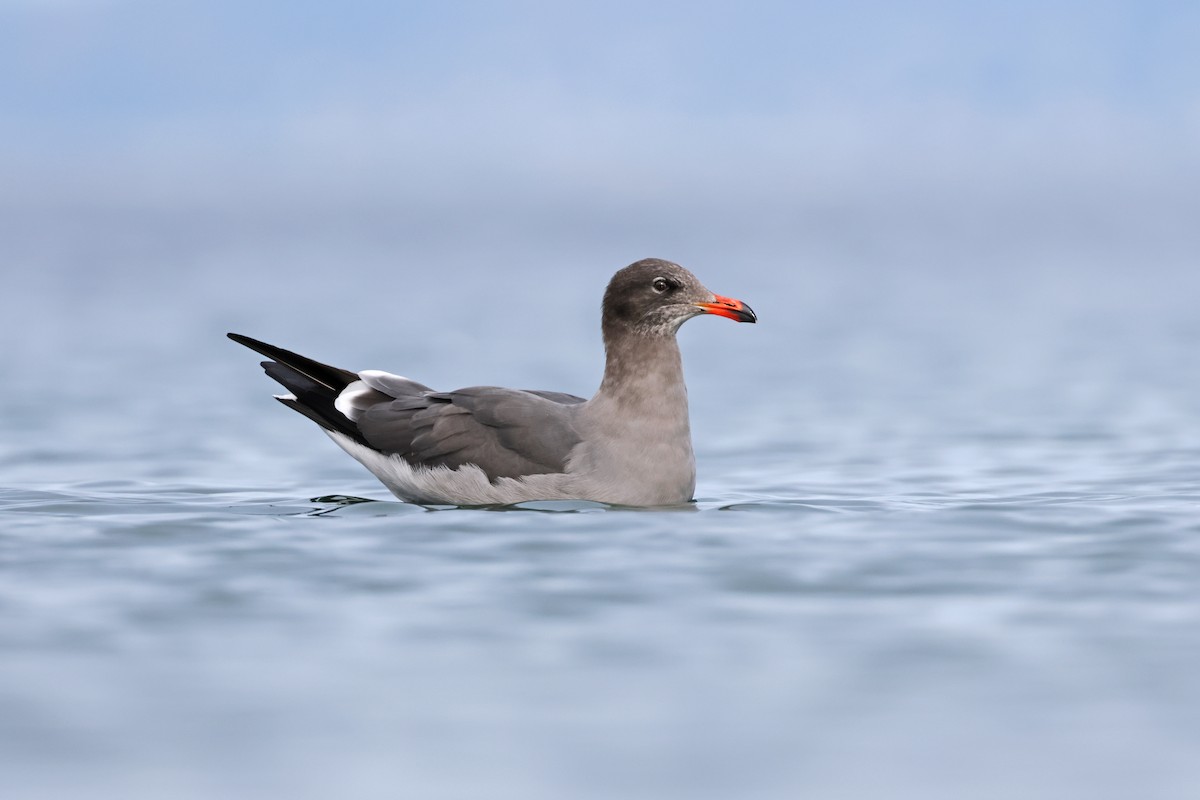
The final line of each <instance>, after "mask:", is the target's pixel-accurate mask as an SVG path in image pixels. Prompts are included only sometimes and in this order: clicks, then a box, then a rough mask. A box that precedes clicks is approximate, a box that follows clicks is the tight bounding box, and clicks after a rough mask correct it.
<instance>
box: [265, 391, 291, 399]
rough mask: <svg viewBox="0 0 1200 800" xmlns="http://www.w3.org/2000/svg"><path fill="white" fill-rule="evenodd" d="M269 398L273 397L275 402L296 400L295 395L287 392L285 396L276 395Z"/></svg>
mask: <svg viewBox="0 0 1200 800" xmlns="http://www.w3.org/2000/svg"><path fill="white" fill-rule="evenodd" d="M271 396H272V397H274V398H275V399H276V400H295V399H296V395H294V394H292V393H291V392H288V393H287V394H276V395H271Z"/></svg>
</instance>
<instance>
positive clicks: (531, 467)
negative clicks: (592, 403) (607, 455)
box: [357, 376, 583, 480]
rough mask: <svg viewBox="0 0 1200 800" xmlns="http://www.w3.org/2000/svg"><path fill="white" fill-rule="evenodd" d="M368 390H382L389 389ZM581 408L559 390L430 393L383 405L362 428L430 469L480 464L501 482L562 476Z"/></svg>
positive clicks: (375, 441)
mask: <svg viewBox="0 0 1200 800" xmlns="http://www.w3.org/2000/svg"><path fill="white" fill-rule="evenodd" d="M371 377H372V378H374V377H375V376H371ZM402 380H405V383H407V384H414V383H415V382H412V381H407V380H406V379H402ZM368 385H370V386H371V387H372V388H374V389H376V390H380V387H381V386H382V385H384V384H383V382H382V381H379V382H376V381H371V382H369V383H368ZM415 385H416V386H420V384H415ZM392 388H409V387H401V386H400V385H397V384H395V383H393V384H392ZM422 388H424V387H422ZM559 397H562V398H563V399H562V400H559V399H558V398H559ZM581 402H583V400H582V398H576V397H573V396H572V395H563V394H561V393H559V392H524V391H520V390H517V389H502V388H499V387H495V386H473V387H470V388H467V389H459V390H457V391H454V392H434V391H430V390H428V389H425V390H424V391H420V392H419V393H412V394H409V393H404V394H402V396H400V397H396V398H395V399H391V400H388V401H387V402H382V403H378V404H376V405H374V406H372V407H371V408H369V409H367V410H366V411H365V412H364V413H363V415H362V416H361V417H359V419H358V420H357V422H358V427H359V429H360V430H361V431H362V434H363V437H364V438H365V439H366V440H367V442H368V443H369V444H370V445H371V446H372V447H374V448H375V449H377V450H379V451H381V452H383V453H388V454H395V455H399V456H401V457H402V458H404V460H405V461H408V462H409V463H411V464H420V465H424V466H431V467H432V466H446V467H451V468H456V467H460V466H462V465H464V464H474V465H476V466H478V467H479V468H481V469H482V470H483V471H484V472H485V473H486V474H487V476H488V478H489V479H491V480H496V479H497V478H517V477H520V476H522V475H533V474H540V473H553V472H562V471H563V470H564V469H565V468H566V462H567V458H568V456H569V455H570V452H571V449H572V448H573V447H575V445H576V444H578V443H579V441H580V437H579V435H578V433H576V431H575V428H574V424H573V421H574V417H575V414H576V413H577V408H576V406H577V404H578V403H581Z"/></svg>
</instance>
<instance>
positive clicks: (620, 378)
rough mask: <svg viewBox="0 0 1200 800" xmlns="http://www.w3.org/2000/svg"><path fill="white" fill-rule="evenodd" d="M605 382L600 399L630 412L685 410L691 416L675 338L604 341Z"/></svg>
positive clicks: (629, 336)
mask: <svg viewBox="0 0 1200 800" xmlns="http://www.w3.org/2000/svg"><path fill="white" fill-rule="evenodd" d="M604 354H605V363H604V380H603V381H601V383H600V389H599V391H597V392H596V399H597V400H603V401H607V402H611V403H615V404H616V405H618V406H621V407H622V408H627V409H629V410H630V411H635V409H640V410H641V411H642V413H645V411H646V410H649V408H647V407H650V408H654V407H657V408H658V409H662V410H666V409H668V408H672V409H678V408H679V407H680V406H682V410H683V414H684V416H685V418H686V415H687V387H686V386H685V385H684V382H683V362H682V359H681V358H680V355H679V345H678V343H677V342H676V341H675V337H674V335H669V336H657V335H643V334H640V333H633V332H622V333H620V334H615V335H606V336H605V337H604Z"/></svg>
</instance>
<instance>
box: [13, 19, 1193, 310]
mask: <svg viewBox="0 0 1200 800" xmlns="http://www.w3.org/2000/svg"><path fill="white" fill-rule="evenodd" d="M1198 41H1200V6H1198V5H1197V4H1195V3H1188V2H1152V1H1151V2H1145V1H1141V2H1133V1H1128V2H1103V1H1100V2H1066V1H1064V0H1058V1H1051V2H1009V3H976V2H911V3H891V2H847V3H803V2H801V3H797V2H786V3H784V2H778V3H776V2H765V3H753V4H745V3H695V2H658V3H654V2H651V3H646V2H637V3H622V2H604V3H550V2H545V3H542V2H506V3H483V2H458V3H440V2H439V3H434V2H426V3H403V2H400V3H393V2H364V3H348V4H334V3H308V2H259V3H235V2H204V3H200V2H195V3H188V2H179V3H162V2H136V1H134V0H128V1H126V0H95V1H94V2H89V1H88V0H48V1H47V2H35V1H34V0H0V112H2V113H0V241H2V242H3V244H0V255H2V256H3V259H2V262H0V268H2V269H4V270H5V271H6V272H9V273H10V274H11V275H12V276H13V277H19V278H20V280H23V281H37V286H36V287H35V288H39V290H44V291H46V292H49V293H51V294H53V292H54V291H57V290H59V289H62V288H63V286H65V285H68V284H70V285H74V284H75V283H77V282H79V281H83V282H85V283H86V282H87V281H93V282H100V281H101V279H100V278H97V277H95V276H97V275H99V276H103V280H104V281H108V282H109V283H108V284H105V285H122V286H123V285H125V284H122V283H121V281H129V282H130V283H129V284H128V285H129V286H130V287H132V288H135V289H136V290H137V291H148V290H149V289H152V288H154V286H159V287H160V288H164V289H171V288H179V287H180V286H182V287H192V288H195V287H196V286H211V285H213V284H214V283H218V284H219V283H220V282H221V281H222V280H228V279H233V278H236V279H237V280H240V281H247V280H251V279H252V278H254V277H255V276H259V277H261V278H262V279H263V281H264V282H265V283H266V284H268V285H271V286H275V287H286V286H288V285H291V284H292V283H294V282H295V281H298V280H300V281H309V280H316V279H317V278H318V277H319V276H320V275H322V274H329V273H330V271H333V272H334V273H335V274H336V275H338V277H339V279H341V280H342V281H343V282H344V284H345V285H347V286H354V287H356V288H355V289H354V291H356V292H360V291H364V289H363V288H362V287H368V288H367V289H366V291H367V292H368V293H369V292H370V288H369V287H370V286H371V285H372V284H371V281H373V280H377V279H378V276H379V275H381V274H382V275H386V276H388V277H389V279H391V280H394V281H395V283H396V285H402V286H404V287H407V288H410V289H411V290H412V291H414V292H417V291H423V288H424V287H426V286H427V285H429V284H430V283H431V282H436V280H441V279H444V278H445V275H446V274H448V270H450V269H458V270H463V271H465V272H467V273H470V274H474V273H475V272H476V271H487V270H489V269H496V268H504V269H507V270H514V271H515V270H522V269H523V270H526V271H527V272H529V273H530V274H532V275H535V276H539V277H541V278H545V277H546V276H548V275H551V274H553V273H554V271H559V272H560V274H561V273H562V272H569V273H570V274H571V275H578V276H581V281H582V283H581V284H580V288H579V289H578V292H579V298H583V297H589V298H590V297H593V296H594V295H595V294H596V291H597V288H596V287H597V285H598V284H599V285H602V283H603V281H604V280H605V278H606V277H607V275H608V274H609V273H610V272H611V271H612V270H613V269H615V268H616V267H618V266H621V265H623V264H625V263H628V262H630V261H632V260H634V259H636V258H640V257H643V256H646V255H658V256H662V257H667V258H673V259H676V260H679V261H681V262H682V263H685V264H687V265H689V266H692V267H693V268H695V269H696V270H697V271H698V272H700V273H701V274H702V275H704V276H706V277H707V278H708V279H709V282H710V283H712V284H713V285H715V286H720V287H722V288H728V287H729V285H730V283H731V282H732V281H730V280H729V278H730V277H732V276H737V277H738V283H739V285H748V286H749V289H750V290H753V291H757V292H759V294H760V295H761V293H762V291H763V290H770V288H771V287H772V286H780V287H781V288H785V289H786V288H791V287H797V286H799V287H803V286H810V285H822V284H828V283H830V282H837V281H848V282H849V283H850V284H852V285H855V286H858V287H862V286H865V285H868V284H871V283H872V282H878V281H881V280H890V281H892V282H893V283H896V282H897V278H896V277H895V276H897V275H903V276H912V277H913V280H914V281H916V280H917V279H918V277H920V276H924V278H923V280H925V283H927V284H929V285H936V284H937V283H938V282H939V281H941V280H943V277H945V276H950V277H952V278H953V279H954V280H962V276H964V275H969V276H973V277H972V279H973V280H980V281H984V284H985V285H984V286H983V290H984V293H986V290H989V289H991V288H995V287H992V286H990V285H988V284H987V282H988V281H995V280H999V279H1000V278H997V277H996V276H1011V275H1022V276H1026V277H1028V278H1029V280H1031V281H1033V282H1032V283H1029V284H1027V288H1028V290H1029V291H1031V292H1035V293H1036V292H1047V293H1049V292H1051V291H1058V292H1059V293H1060V294H1062V295H1066V294H1070V293H1072V292H1076V291H1077V290H1078V291H1082V292H1083V293H1085V294H1086V292H1087V291H1091V290H1092V289H1093V288H1096V287H1099V286H1101V284H1102V281H1101V279H1100V278H1099V277H1098V276H1101V275H1103V276H1108V277H1107V278H1106V279H1107V280H1109V281H1110V284H1111V285H1110V287H1109V288H1110V289H1111V290H1112V291H1113V292H1115V294H1116V295H1117V296H1123V295H1124V294H1126V293H1128V292H1129V291H1131V290H1136V291H1149V290H1146V289H1145V288H1144V287H1145V285H1152V286H1154V287H1157V288H1155V289H1154V291H1155V292H1158V293H1159V294H1161V296H1162V297H1163V298H1171V297H1178V296H1179V295H1180V293H1181V287H1182V286H1183V285H1184V284H1187V286H1188V287H1191V283H1189V282H1190V281H1194V278H1193V276H1194V275H1195V274H1196V273H1197V272H1200V270H1198V269H1197V268H1196V267H1195V262H1196V253H1197V252H1198V251H1200V233H1198V229H1200V226H1198V225H1197V224H1196V220H1198V219H1200V191H1197V188H1196V187H1197V186H1200V49H1198V48H1197V47H1196V42H1198ZM1051 273H1053V274H1054V275H1057V276H1058V277H1057V278H1055V279H1054V280H1055V281H1057V283H1054V285H1053V286H1051V284H1050V283H1047V281H1049V280H1050V279H1048V278H1046V275H1049V274H1051ZM148 274H149V275H151V276H153V279H150V278H148V277H147V275H148ZM31 275H51V276H58V279H59V282H57V283H55V282H53V281H51V282H50V283H46V281H47V280H51V279H46V278H36V279H35V278H31V277H29V276H31ZM81 275H88V276H92V277H90V278H88V277H80V276H81ZM1146 275H1154V276H1156V278H1155V279H1154V280H1147V279H1146V278H1145V276H1146ZM131 276H133V277H131ZM714 276H715V277H714ZM888 276H890V277H888ZM930 276H933V277H930ZM1064 276H1065V277H1064ZM1113 276H1116V277H1113ZM1014 280H1015V279H1014ZM155 281H157V282H158V283H157V284H156V283H155ZM179 281H183V282H184V283H178V282H179ZM1038 281H1041V282H1042V283H1038ZM1114 281H1115V282H1114ZM172 282H174V283H172ZM1172 282H1174V284H1173V283H1172ZM1181 282H1182V283H1181ZM524 283H526V285H527V284H528V282H527V281H526V282H524ZM1175 284H1179V285H1175ZM376 285H377V284H376ZM921 285H925V284H921ZM1055 286H1056V287H1057V289H1055V288H1054V287H1055ZM1064 286H1066V289H1065V290H1064V288H1063V287H1064ZM1080 287H1082V288H1080ZM1003 288H1004V289H1005V290H1006V291H1014V290H1015V288H1014V286H1013V285H1008V284H1006V285H1005V286H1004V287H1003ZM1016 288H1020V287H1016ZM285 290H286V289H280V291H285ZM572 291H574V290H573V289H572ZM981 296H982V295H981ZM569 299H570V300H571V301H572V302H574V301H575V300H576V298H575V297H574V296H572V297H571V298H569ZM588 303H589V304H588V306H587V307H588V308H589V309H590V308H591V307H592V305H594V303H593V302H592V301H591V300H589V301H588Z"/></svg>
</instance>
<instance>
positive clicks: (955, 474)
mask: <svg viewBox="0 0 1200 800" xmlns="http://www.w3.org/2000/svg"><path fill="white" fill-rule="evenodd" d="M651 254H653V255H663V256H667V257H671V256H677V257H680V259H681V260H683V261H684V262H685V263H686V264H687V265H689V266H691V267H693V268H694V269H695V270H696V271H697V272H698V273H699V274H700V276H701V278H702V279H703V280H705V281H706V282H707V283H708V284H709V285H710V286H711V287H712V288H713V289H715V290H716V291H718V292H721V293H724V294H729V295H733V296H736V297H741V298H743V299H745V300H746V301H748V302H749V303H750V304H751V305H753V306H754V308H755V309H756V310H757V311H758V312H759V315H760V320H761V322H760V324H759V325H757V326H748V325H734V324H732V323H728V322H726V321H724V320H718V319H715V318H712V319H700V320H696V321H693V322H690V323H689V324H688V325H687V326H685V328H684V329H683V332H682V334H681V339H682V342H683V347H684V355H685V365H686V368H687V371H688V375H689V385H690V388H691V396H692V404H693V429H694V434H695V437H696V447H697V456H698V462H699V487H698V490H697V501H696V503H695V504H694V507H692V508H688V509H682V510H670V511H635V510H624V509H608V508H604V507H601V506H594V505H588V504H570V503H556V504H534V505H533V507H530V508H525V509H511V510H503V511H500V510H496V511H486V510H468V509H425V508H421V507H416V506H411V505H405V504H402V503H398V502H394V501H391V500H388V499H387V494H386V492H385V491H384V490H383V489H382V487H380V486H379V485H378V484H376V483H375V481H374V479H372V478H371V477H370V476H369V475H367V474H366V473H365V472H364V471H362V470H361V468H360V467H358V465H357V464H355V463H354V462H352V461H351V460H350V459H349V458H347V457H346V456H345V455H344V454H342V453H341V452H340V451H339V450H338V449H337V448H336V447H334V446H333V445H332V443H330V442H328V441H327V440H326V439H325V438H324V437H323V436H322V435H321V434H320V433H319V432H318V431H317V430H316V429H315V427H314V426H312V425H311V423H309V422H307V421H306V420H304V419H303V418H301V417H299V416H298V415H296V414H293V413H290V412H288V411H287V410H286V409H285V408H283V407H281V406H279V405H278V404H277V403H275V402H274V401H272V400H271V399H270V394H271V393H272V391H273V384H271V383H270V381H269V380H267V379H266V378H265V377H264V376H263V375H262V374H261V372H260V371H259V369H258V367H257V359H256V357H255V356H254V355H253V354H251V353H250V352H249V351H246V350H243V349H242V348H239V347H237V346H235V345H233V344H232V343H230V342H228V341H226V340H225V339H224V338H223V334H224V332H225V331H226V330H239V331H242V332H245V333H248V334H251V335H254V336H258V337H261V338H264V339H267V340H268V341H273V342H276V343H278V344H281V345H283V346H285V347H289V348H294V349H296V350H299V351H301V352H305V353H307V354H309V355H312V356H314V357H316V358H320V359H325V360H329V361H333V362H335V363H338V364H339V365H341V366H345V367H350V368H358V369H361V368H367V367H377V368H384V369H390V370H393V371H396V372H401V373H405V374H409V375H411V376H413V377H416V378H419V379H421V380H423V381H426V382H428V383H431V384H433V385H436V386H440V387H444V388H451V387H453V386H459V385H467V384H474V383H498V384H509V385H518V386H525V387H530V388H549V389H558V390H564V391H572V392H576V393H580V394H587V393H589V392H590V391H591V390H592V389H593V388H594V386H595V382H596V380H597V379H598V376H599V368H600V350H599V342H598V334H597V332H596V330H595V328H596V317H597V313H598V309H597V305H598V296H599V292H600V290H601V289H602V287H603V284H604V282H605V280H606V279H607V277H608V273H609V272H610V271H611V269H613V268H615V267H617V266H620V265H621V264H622V263H623V261H617V262H610V261H608V260H604V259H601V258H599V257H591V256H586V257H577V258H576V262H575V263H574V264H572V265H571V267H570V269H565V268H563V269H564V271H563V272H562V273H555V272H554V271H553V270H552V269H550V267H552V266H554V262H553V260H551V259H544V260H542V261H540V262H537V263H539V265H543V266H538V267H532V266H531V267H527V268H525V269H520V268H515V267H513V266H512V264H511V263H510V264H509V268H508V269H505V270H497V271H489V270H488V269H487V268H486V267H485V266H472V263H473V262H471V263H468V262H469V261H470V260H464V261H463V262H462V263H457V264H454V265H450V267H447V269H449V268H451V267H453V268H454V269H460V270H465V271H467V273H468V274H466V276H465V277H464V276H463V275H453V274H449V275H444V274H432V273H437V272H438V271H437V270H433V271H431V270H428V269H421V270H418V269H416V268H415V267H413V266H412V265H409V266H406V265H405V264H404V263H403V260H402V259H400V260H399V263H397V264H396V265H395V266H394V267H390V268H388V269H382V268H380V269H367V268H362V270H361V274H359V273H356V272H355V267H353V266H349V267H345V268H344V269H345V270H346V271H345V272H344V273H343V274H342V275H341V276H340V277H341V278H343V279H344V281H345V282H344V284H342V285H341V288H340V289H339V290H338V291H331V290H330V289H329V288H328V287H327V286H325V285H324V284H323V283H322V282H321V281H320V280H319V279H318V278H316V277H314V276H315V275H317V274H318V271H307V270H306V269H304V268H297V269H296V270H295V272H289V271H288V270H287V269H286V268H284V267H276V268H274V271H273V272H272V273H270V275H269V276H267V277H263V276H261V275H260V276H257V277H255V276H254V275H253V274H251V273H252V270H247V269H246V265H244V264H236V263H235V264H224V265H217V266H213V265H211V264H210V265H206V266H205V268H203V269H199V268H197V269H195V270H190V271H183V272H181V271H180V270H178V269H169V270H167V269H164V270H163V271H159V270H157V269H149V268H143V269H138V270H121V269H115V268H114V269H110V270H99V271H91V270H87V269H83V268H80V269H77V270H58V271H54V270H50V271H48V272H36V271H29V272H28V273H26V274H23V275H20V276H12V278H11V280H12V282H15V286H13V285H10V290H9V292H8V294H7V295H6V297H5V300H4V302H5V308H4V311H5V312H6V317H5V319H6V320H7V322H5V323H4V328H3V331H4V335H5V337H6V341H5V343H4V344H5V347H4V350H5V355H4V357H3V359H0V383H2V385H3V386H4V387H5V391H4V392H3V394H2V395H0V411H2V415H0V475H2V476H3V477H2V488H0V564H2V566H0V569H2V579H0V759H2V761H3V774H4V779H3V783H4V785H5V787H6V788H5V789H4V791H3V794H4V796H5V797H6V798H45V797H89V798H109V797H111V798H129V797H172V798H185V799H186V798H211V797H223V798H262V797H279V796H291V797H300V798H306V797H312V798H317V797H333V796H337V797H362V798H374V797H379V798H384V797H387V798H392V797H424V798H435V797H436V798H459V797H461V798H477V797H489V798H523V799H524V798H568V797H569V798H591V797H597V798H599V797H628V798H668V797H671V798H673V797H680V798H704V797H737V798H768V797H770V798H776V797H789V798H795V797H808V798H817V797H838V798H842V797H923V798H931V797H933V798H960V797H971V798H1001V797H1005V798H1007V797H1022V798H1056V799H1059V798H1065V797H1089V798H1128V797H1138V798H1176V797H1178V798H1182V797H1191V796H1194V792H1195V787H1196V786H1198V785H1200V758H1197V754H1198V753H1200V671H1198V670H1197V668H1196V665H1197V663H1198V658H1200V592H1198V587H1200V321H1198V318H1197V316H1196V315H1195V313H1194V298H1195V297H1196V296H1200V295H1198V294H1197V293H1196V291H1195V290H1196V288H1197V287H1196V286H1195V284H1196V283H1197V280H1196V277H1195V276H1194V275H1192V274H1191V273H1189V272H1186V271H1183V270H1169V269H1162V270H1159V271H1158V272H1154V271H1153V270H1151V271H1150V272H1146V271H1135V270H1133V269H1132V268H1130V269H1128V270H1125V269H1123V268H1114V267H1111V266H1110V267H1109V268H1108V269H1100V268H1098V267H1097V268H1092V267H1089V266H1088V265H1072V266H1070V267H1069V268H1063V269H1060V270H1048V271H1046V270H1038V269H1033V268H1028V269H1018V268H1016V267H1013V266H1012V265H1006V266H1004V267H1003V268H996V269H989V270H984V271H972V270H970V269H968V268H966V267H964V269H963V270H961V271H956V270H955V269H951V268H949V267H947V268H945V269H942V270H925V271H922V270H920V269H912V268H909V269H905V268H899V267H897V268H895V269H892V268H890V267H886V266H883V267H880V268H878V269H875V270H858V271H856V270H854V269H848V270H846V271H845V272H844V273H838V272H837V270H832V269H827V270H825V271H820V272H817V271H814V270H808V269H806V268H805V266H804V265H802V264H797V265H795V266H792V265H789V264H782V263H780V262H779V261H777V260H776V261H772V262H769V263H767V262H760V263H759V264H758V265H757V266H756V264H755V262H754V261H753V260H752V259H746V260H744V261H743V262H742V263H736V264H735V263H732V260H731V261H728V262H722V261H721V260H718V259H715V258H713V259H708V260H707V263H704V260H703V259H696V258H692V259H690V260H689V259H687V258H684V257H683V256H678V254H674V253H643V252H634V253H628V254H627V255H628V257H627V258H624V259H623V260H624V261H632V260H633V259H634V258H637V257H641V256H643V255H651ZM697 261H700V263H697ZM543 267H544V268H543ZM471 270H474V271H471ZM981 275H983V276H985V277H980V276H981ZM835 276H836V277H835ZM368 279H369V281H368ZM370 281H377V282H379V283H377V284H376V285H379V286H382V287H383V288H382V289H381V290H379V291H367V290H364V289H363V286H364V285H368V286H369V285H370ZM343 290H344V292H345V294H344V295H341V294H339V291H343ZM497 298H499V300H497ZM330 300H333V301H335V302H334V303H333V304H332V306H330V305H329V301H330ZM441 326H445V327H446V328H447V329H448V330H439V328H440V327H441ZM551 332H552V333H551ZM338 497H364V498H373V499H375V500H377V501H378V502H366V503H347V502H339V501H338V499H337V498H338Z"/></svg>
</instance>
